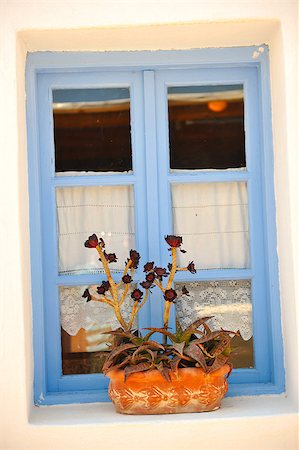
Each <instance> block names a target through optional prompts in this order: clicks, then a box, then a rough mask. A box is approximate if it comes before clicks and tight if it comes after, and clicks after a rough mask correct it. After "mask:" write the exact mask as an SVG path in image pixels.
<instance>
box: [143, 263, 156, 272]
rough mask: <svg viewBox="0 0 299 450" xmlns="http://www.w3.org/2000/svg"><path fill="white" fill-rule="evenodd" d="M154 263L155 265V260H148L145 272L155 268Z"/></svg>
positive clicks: (144, 267)
mask: <svg viewBox="0 0 299 450" xmlns="http://www.w3.org/2000/svg"><path fill="white" fill-rule="evenodd" d="M154 265H155V262H154V261H152V262H147V263H146V264H145V265H144V266H143V269H144V270H143V272H150V271H151V270H153V268H154Z"/></svg>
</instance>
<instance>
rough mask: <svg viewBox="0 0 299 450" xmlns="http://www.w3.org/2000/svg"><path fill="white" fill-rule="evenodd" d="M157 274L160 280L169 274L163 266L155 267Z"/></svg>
mask: <svg viewBox="0 0 299 450" xmlns="http://www.w3.org/2000/svg"><path fill="white" fill-rule="evenodd" d="M155 274H156V275H157V278H159V280H160V281H162V277H167V275H169V274H168V272H167V271H166V269H164V268H163V267H155Z"/></svg>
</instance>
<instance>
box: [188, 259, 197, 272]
mask: <svg viewBox="0 0 299 450" xmlns="http://www.w3.org/2000/svg"><path fill="white" fill-rule="evenodd" d="M187 269H188V270H189V272H191V273H196V269H195V265H194V262H193V261H191V262H190V263H189V264H188V266H187Z"/></svg>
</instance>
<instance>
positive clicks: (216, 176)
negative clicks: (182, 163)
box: [166, 170, 250, 183]
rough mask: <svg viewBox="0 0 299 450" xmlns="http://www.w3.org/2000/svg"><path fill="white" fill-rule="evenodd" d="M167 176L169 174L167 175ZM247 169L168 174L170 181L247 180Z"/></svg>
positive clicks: (218, 181) (215, 181)
mask: <svg viewBox="0 0 299 450" xmlns="http://www.w3.org/2000/svg"><path fill="white" fill-rule="evenodd" d="M166 176H167V175H166ZM249 177H250V174H249V173H248V171H247V170H217V171H215V172H214V171H204V170H201V171H189V173H188V172H185V171H184V172H183V171H182V172H176V173H171V174H170V175H168V176H167V179H168V181H169V182H170V183H223V182H225V181H247V180H248V179H249Z"/></svg>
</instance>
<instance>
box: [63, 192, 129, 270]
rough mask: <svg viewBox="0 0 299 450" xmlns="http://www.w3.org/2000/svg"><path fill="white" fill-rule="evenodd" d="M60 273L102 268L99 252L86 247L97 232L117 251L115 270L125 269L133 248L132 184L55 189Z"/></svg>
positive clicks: (108, 246)
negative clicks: (88, 240)
mask: <svg viewBox="0 0 299 450" xmlns="http://www.w3.org/2000/svg"><path fill="white" fill-rule="evenodd" d="M56 204H57V223H58V228H57V232H58V243H59V273H61V274H83V273H92V272H98V271H102V265H101V263H100V262H99V260H98V259H99V256H98V253H97V252H96V251H95V250H94V251H93V250H92V249H89V248H85V247H84V242H85V241H86V239H88V236H90V235H91V234H93V233H95V234H97V236H98V237H99V238H100V237H102V238H103V239H104V241H105V243H106V249H107V252H108V253H114V252H115V253H116V255H117V258H118V260H117V262H113V263H111V264H110V270H111V271H112V272H115V271H122V269H123V266H124V261H126V259H127V256H128V251H129V250H130V249H131V248H134V247H135V246H134V241H135V231H134V190H133V187H132V186H86V187H63V188H57V189H56Z"/></svg>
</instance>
